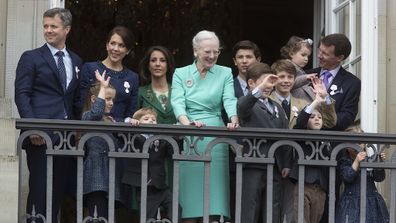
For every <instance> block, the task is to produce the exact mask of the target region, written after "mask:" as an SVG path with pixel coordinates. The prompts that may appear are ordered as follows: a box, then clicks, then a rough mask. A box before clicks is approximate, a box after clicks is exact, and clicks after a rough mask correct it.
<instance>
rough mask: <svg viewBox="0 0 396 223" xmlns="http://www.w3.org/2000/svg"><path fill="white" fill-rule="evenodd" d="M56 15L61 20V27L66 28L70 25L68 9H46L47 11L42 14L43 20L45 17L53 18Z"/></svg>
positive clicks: (70, 18) (70, 16) (70, 19)
mask: <svg viewBox="0 0 396 223" xmlns="http://www.w3.org/2000/svg"><path fill="white" fill-rule="evenodd" d="M57 15H58V16H59V18H60V19H61V20H62V22H63V26H65V27H66V26H71V25H72V14H71V12H70V11H69V9H64V8H52V9H48V10H47V11H45V12H44V14H43V18H45V17H49V18H54V17H55V16H57Z"/></svg>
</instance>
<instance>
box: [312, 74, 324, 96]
mask: <svg viewBox="0 0 396 223" xmlns="http://www.w3.org/2000/svg"><path fill="white" fill-rule="evenodd" d="M311 82H312V90H313V92H314V93H315V94H319V95H320V97H322V98H326V96H327V89H326V87H325V86H324V84H323V81H322V80H321V79H319V78H318V77H313V78H312V80H311Z"/></svg>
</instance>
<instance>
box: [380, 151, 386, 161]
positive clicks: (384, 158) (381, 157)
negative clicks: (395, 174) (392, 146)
mask: <svg viewBox="0 0 396 223" xmlns="http://www.w3.org/2000/svg"><path fill="white" fill-rule="evenodd" d="M380 160H381V161H384V160H386V154H385V152H382V153H381V154H380Z"/></svg>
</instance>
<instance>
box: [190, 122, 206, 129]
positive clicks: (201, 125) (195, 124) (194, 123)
mask: <svg viewBox="0 0 396 223" xmlns="http://www.w3.org/2000/svg"><path fill="white" fill-rule="evenodd" d="M190 125H193V126H197V127H198V128H201V127H203V126H205V123H203V122H201V121H191V122H190Z"/></svg>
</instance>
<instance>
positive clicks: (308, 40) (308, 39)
mask: <svg viewBox="0 0 396 223" xmlns="http://www.w3.org/2000/svg"><path fill="white" fill-rule="evenodd" d="M303 42H304V43H308V44H309V45H311V46H312V44H313V40H311V39H310V38H307V39H305V40H303Z"/></svg>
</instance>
